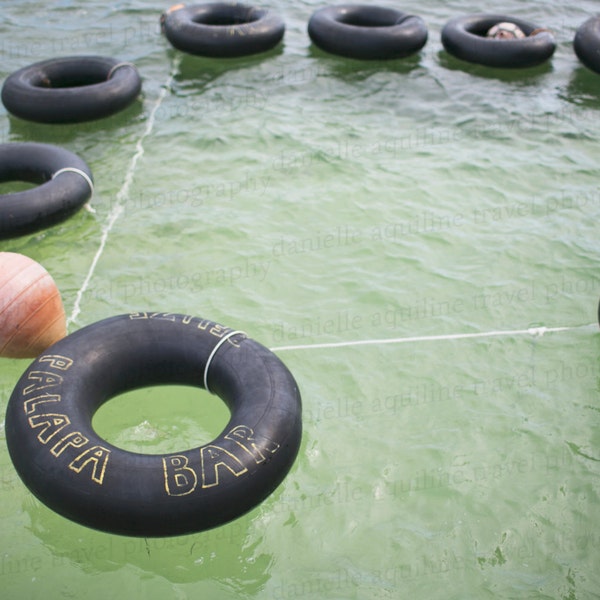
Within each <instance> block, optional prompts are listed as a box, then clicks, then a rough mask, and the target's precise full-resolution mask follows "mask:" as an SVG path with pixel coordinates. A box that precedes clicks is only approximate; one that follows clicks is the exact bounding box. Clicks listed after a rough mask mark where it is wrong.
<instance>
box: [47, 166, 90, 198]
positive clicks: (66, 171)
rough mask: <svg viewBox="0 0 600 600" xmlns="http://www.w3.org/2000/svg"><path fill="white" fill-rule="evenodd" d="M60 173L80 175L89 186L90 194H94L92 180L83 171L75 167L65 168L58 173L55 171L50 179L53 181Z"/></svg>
mask: <svg viewBox="0 0 600 600" xmlns="http://www.w3.org/2000/svg"><path fill="white" fill-rule="evenodd" d="M61 173H77V175H81V176H82V177H83V178H84V179H85V180H86V182H87V184H88V185H89V186H90V193H92V194H93V193H94V184H93V183H92V179H91V178H90V176H89V175H88V174H87V173H86V172H85V171H82V170H81V169H78V168H77V167H65V168H64V169H59V170H58V171H56V173H54V175H52V179H55V178H56V177H57V176H58V175H60V174H61Z"/></svg>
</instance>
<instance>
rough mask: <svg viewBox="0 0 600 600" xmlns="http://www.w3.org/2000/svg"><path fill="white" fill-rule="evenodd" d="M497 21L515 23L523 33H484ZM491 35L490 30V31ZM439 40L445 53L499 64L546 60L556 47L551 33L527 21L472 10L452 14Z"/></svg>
mask: <svg viewBox="0 0 600 600" xmlns="http://www.w3.org/2000/svg"><path fill="white" fill-rule="evenodd" d="M498 24H503V25H504V26H505V27H504V29H506V30H507V29H508V27H506V25H516V26H517V28H518V30H520V31H521V32H522V33H523V36H522V37H521V36H515V37H513V38H512V39H507V37H504V38H502V37H500V38H498V37H492V36H490V37H488V33H489V32H490V30H491V29H492V28H494V27H495V26H497V25H498ZM492 35H493V34H492ZM442 44H443V45H444V48H445V49H446V51H447V52H448V53H449V54H452V55H453V56H455V57H456V58H460V59H462V60H466V61H468V62H472V63H477V64H481V65H485V66H488V67H500V68H524V67H533V66H536V65H539V64H541V63H543V62H545V61H546V60H548V59H549V58H550V57H551V56H552V54H553V53H554V50H555V49H556V42H555V40H554V36H553V35H552V34H551V33H550V32H549V31H548V30H546V29H543V28H541V27H539V26H538V25H535V24H533V23H530V22H529V21H524V20H522V19H517V18H516V17H510V16H507V15H496V14H475V15H468V16H464V17H455V18H454V19H451V20H450V21H448V23H446V25H444V28H443V29H442Z"/></svg>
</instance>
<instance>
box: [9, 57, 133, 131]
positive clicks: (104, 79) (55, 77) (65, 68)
mask: <svg viewBox="0 0 600 600" xmlns="http://www.w3.org/2000/svg"><path fill="white" fill-rule="evenodd" d="M141 88H142V82H141V79H140V75H139V73H138V71H137V68H136V67H135V65H133V64H131V63H128V62H120V61H118V60H116V59H114V58H106V57H103V56H66V57H63V58H52V59H49V60H44V61H41V62H37V63H34V64H32V65H29V66H28V67H24V68H22V69H19V70H18V71H15V72H14V73H12V74H11V75H9V76H8V78H7V79H6V81H5V82H4V85H3V86H2V102H3V104H4V106H5V107H6V109H7V110H8V111H9V112H10V113H12V114H13V115H14V116H16V117H20V118H21V119H25V120H28V121H36V122H38V123H79V122H82V121H91V120H93V119H100V118H103V117H108V116H109V115H112V114H114V113H116V112H118V111H120V110H122V109H124V108H125V107H126V106H129V105H130V104H131V103H132V102H133V101H134V100H135V98H137V96H138V95H139V93H140V90H141Z"/></svg>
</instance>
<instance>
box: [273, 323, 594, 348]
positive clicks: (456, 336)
mask: <svg viewBox="0 0 600 600" xmlns="http://www.w3.org/2000/svg"><path fill="white" fill-rule="evenodd" d="M587 327H597V324H596V323H591V324H590V325H576V326H574V327H529V328H528V329H512V330H511V329H509V330H505V331H484V332H481V333H451V334H445V335H424V336H413V337H401V338H382V339H374V340H354V341H349V342H326V343H322V344H306V345H297V346H277V347H275V348H270V350H271V351H272V352H284V351H287V350H316V349H320V348H346V347H349V346H368V345H377V344H408V343H411V342H439V341H445V340H463V339H469V338H488V337H500V336H515V335H532V336H540V337H541V336H543V335H544V334H546V333H556V332H559V331H570V330H573V329H583V328H587Z"/></svg>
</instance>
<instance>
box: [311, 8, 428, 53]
mask: <svg viewBox="0 0 600 600" xmlns="http://www.w3.org/2000/svg"><path fill="white" fill-rule="evenodd" d="M308 35H309V37H310V39H311V40H312V42H313V43H314V44H315V45H316V46H318V47H319V48H321V50H324V51H325V52H329V53H331V54H337V55H340V56H345V57H348V58H358V59H364V60H376V59H393V58H403V57H406V56H409V55H410V54H414V53H415V52H417V51H418V50H420V49H421V48H422V47H423V46H424V45H425V43H426V42H427V26H426V25H425V22H424V21H423V19H422V18H421V17H417V16H414V15H408V14H406V13H403V12H400V11H399V10H395V9H392V8H383V7H378V6H369V5H362V4H358V5H357V4H342V5H338V6H327V7H325V8H321V9H319V10H317V11H315V12H314V13H313V14H312V16H311V17H310V19H309V22H308Z"/></svg>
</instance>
